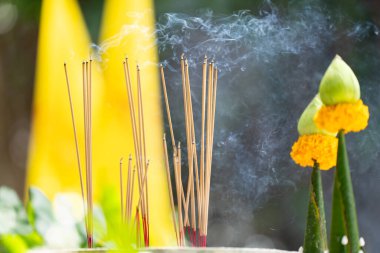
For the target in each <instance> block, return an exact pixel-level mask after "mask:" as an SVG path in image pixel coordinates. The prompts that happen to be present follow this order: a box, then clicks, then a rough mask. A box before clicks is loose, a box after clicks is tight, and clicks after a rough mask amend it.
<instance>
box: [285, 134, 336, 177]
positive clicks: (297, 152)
mask: <svg viewBox="0 0 380 253" xmlns="http://www.w3.org/2000/svg"><path fill="white" fill-rule="evenodd" d="M337 150H338V139H337V138H336V137H334V136H329V135H324V134H309V135H301V136H300V137H299V138H298V140H297V141H296V142H295V143H294V144H293V147H292V151H291V152H290V156H291V157H292V159H293V160H294V162H295V163H297V164H298V165H300V166H302V167H312V166H314V163H315V162H317V163H318V164H319V168H320V169H321V170H328V169H330V168H332V167H334V166H335V165H336V156H337Z"/></svg>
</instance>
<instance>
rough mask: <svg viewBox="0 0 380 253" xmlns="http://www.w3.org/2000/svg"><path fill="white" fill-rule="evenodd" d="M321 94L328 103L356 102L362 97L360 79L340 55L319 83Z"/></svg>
mask: <svg viewBox="0 0 380 253" xmlns="http://www.w3.org/2000/svg"><path fill="white" fill-rule="evenodd" d="M319 94H320V96H321V100H322V102H323V103H324V104H326V105H335V104H339V103H354V102H356V101H358V100H359V99H360V86H359V81H358V79H357V78H356V76H355V74H354V72H353V71H352V69H351V68H350V66H348V65H347V63H345V62H344V61H343V60H342V58H340V56H339V55H337V56H335V58H334V59H333V61H332V62H331V64H330V66H329V67H328V68H327V70H326V73H325V75H324V76H323V78H322V80H321V83H320V85H319Z"/></svg>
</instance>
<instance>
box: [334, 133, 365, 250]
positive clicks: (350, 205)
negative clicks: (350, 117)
mask: <svg viewBox="0 0 380 253" xmlns="http://www.w3.org/2000/svg"><path fill="white" fill-rule="evenodd" d="M332 206H333V210H332V220H331V224H332V226H333V227H332V228H331V235H330V252H331V253H342V252H359V250H360V245H359V228H358V222H357V217H356V207H355V197H354V191H353V188H352V182H351V172H350V166H349V162H348V156H347V150H346V141H345V137H344V132H343V131H339V133H338V157H337V163H336V172H335V181H334V198H333V205H332ZM334 226H336V227H334ZM345 235H346V236H347V238H348V244H347V245H346V246H345V248H346V249H345V251H342V247H341V246H339V245H338V244H339V243H341V239H342V237H343V236H345Z"/></svg>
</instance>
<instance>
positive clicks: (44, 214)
mask: <svg viewBox="0 0 380 253" xmlns="http://www.w3.org/2000/svg"><path fill="white" fill-rule="evenodd" d="M28 195H29V198H28V201H27V203H26V208H24V206H23V204H22V202H21V201H20V199H19V198H18V196H17V194H16V192H15V191H13V190H12V189H10V188H7V187H0V224H1V226H0V252H1V253H22V252H26V251H27V250H28V249H30V248H34V247H37V246H39V247H49V248H54V247H57V245H58V246H59V245H61V246H62V244H66V243H67V245H72V241H68V240H70V239H72V238H74V239H75V238H79V239H80V241H79V243H78V244H77V245H76V246H77V247H78V248H79V247H81V248H85V247H87V243H86V232H85V228H84V220H82V219H80V220H73V221H70V220H60V219H62V217H61V216H60V215H59V214H58V215H57V214H56V209H57V208H61V211H62V210H63V211H66V209H65V207H63V206H56V207H55V208H54V207H53V204H52V202H50V201H49V200H48V199H47V197H46V196H45V195H44V194H43V193H42V192H41V191H40V190H38V189H37V188H30V189H29V194H28ZM103 196H104V197H103V198H102V202H101V207H99V206H95V207H94V239H95V246H96V247H107V248H119V249H125V250H128V252H133V251H134V250H133V248H132V242H133V240H131V239H130V238H133V237H132V235H131V234H130V233H128V231H127V227H126V226H122V225H121V222H120V212H119V206H118V205H116V203H117V202H115V201H113V200H114V199H113V197H110V196H117V194H116V193H114V192H112V194H111V192H110V191H105V192H104V194H103ZM65 217H66V218H67V217H69V216H65ZM67 223H72V224H75V225H74V227H73V229H72V227H69V226H66V224H67ZM52 231H54V232H52ZM56 232H58V233H56ZM52 233H53V236H51V235H52ZM66 234H71V236H69V237H67V236H66ZM57 235H60V236H57ZM54 236H55V238H54ZM58 237H61V238H58ZM65 240H66V241H65ZM74 246H75V245H74Z"/></svg>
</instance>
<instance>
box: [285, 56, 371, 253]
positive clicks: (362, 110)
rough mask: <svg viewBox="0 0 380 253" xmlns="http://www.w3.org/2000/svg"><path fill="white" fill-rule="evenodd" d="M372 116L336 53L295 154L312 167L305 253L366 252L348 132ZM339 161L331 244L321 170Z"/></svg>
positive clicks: (308, 113) (361, 126)
mask: <svg viewBox="0 0 380 253" xmlns="http://www.w3.org/2000/svg"><path fill="white" fill-rule="evenodd" d="M368 120H369V110H368V107H367V106H366V105H365V104H364V103H363V101H362V100H361V99H360V86H359V82H358V80H357V78H356V76H355V74H354V73H353V71H352V70H351V68H350V67H349V66H348V65H347V64H346V63H345V62H344V61H343V60H342V58H341V57H340V56H336V57H335V58H334V59H333V61H332V63H331V64H330V66H329V67H328V69H327V71H326V73H325V74H324V76H323V78H322V80H321V83H320V87H319V94H318V95H316V97H315V98H314V99H313V100H312V102H311V103H310V104H309V106H308V107H307V108H306V109H305V111H304V112H303V114H302V115H301V118H300V120H299V122H298V132H299V133H300V137H299V139H298V141H297V142H296V143H294V145H293V147H292V151H291V154H290V155H291V157H292V159H293V160H294V161H295V162H296V163H297V164H299V165H301V166H303V167H313V172H312V175H311V187H310V201H309V211H308V217H307V225H306V232H305V242H304V247H303V250H304V252H306V253H309V252H311V253H314V252H321V253H324V252H326V251H328V250H329V252H331V253H341V252H358V253H360V252H364V249H363V247H364V240H363V238H359V229H358V223H357V217H356V207H355V198H354V191H353V187H352V182H351V175H350V167H349V161H348V155H347V151H346V142H345V134H347V133H349V132H359V131H361V130H363V129H365V128H366V127H367V124H368ZM336 135H337V137H335V136H336ZM334 166H336V170H335V180H334V192H333V203H332V219H331V230H330V233H331V234H330V244H329V247H328V246H327V236H326V225H325V223H326V221H325V215H324V207H323V190H322V185H321V177H320V171H319V170H327V169H330V168H332V167H334Z"/></svg>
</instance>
